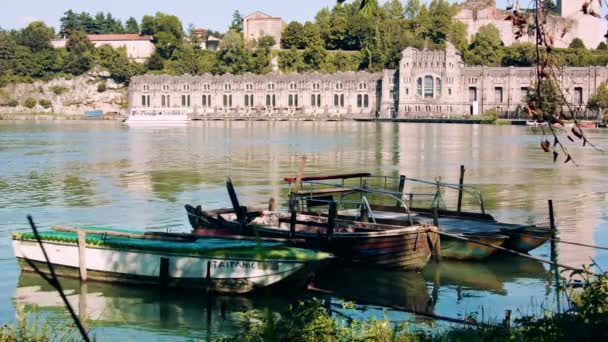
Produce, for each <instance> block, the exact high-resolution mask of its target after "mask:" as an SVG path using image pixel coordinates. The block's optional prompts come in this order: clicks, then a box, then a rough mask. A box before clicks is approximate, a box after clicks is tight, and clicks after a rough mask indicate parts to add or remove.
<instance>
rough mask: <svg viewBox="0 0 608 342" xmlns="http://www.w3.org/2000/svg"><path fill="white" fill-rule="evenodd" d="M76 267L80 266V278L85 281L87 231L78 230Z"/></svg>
mask: <svg viewBox="0 0 608 342" xmlns="http://www.w3.org/2000/svg"><path fill="white" fill-rule="evenodd" d="M77 235H78V267H79V268H80V280H81V281H87V257H86V253H87V233H86V232H85V231H84V230H78V232H77Z"/></svg>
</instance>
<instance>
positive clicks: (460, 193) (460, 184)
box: [458, 165, 465, 212]
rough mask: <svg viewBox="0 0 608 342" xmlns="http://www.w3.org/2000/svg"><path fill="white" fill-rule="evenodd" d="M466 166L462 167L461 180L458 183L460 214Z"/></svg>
mask: <svg viewBox="0 0 608 342" xmlns="http://www.w3.org/2000/svg"><path fill="white" fill-rule="evenodd" d="M464 172H465V169H464V165H460V180H459V181H458V185H459V187H458V212H460V211H461V210H462V187H463V186H464Z"/></svg>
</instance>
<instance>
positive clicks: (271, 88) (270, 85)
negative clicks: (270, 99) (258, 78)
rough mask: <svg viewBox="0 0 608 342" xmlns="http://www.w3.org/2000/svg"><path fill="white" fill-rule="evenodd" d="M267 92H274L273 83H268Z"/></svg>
mask: <svg viewBox="0 0 608 342" xmlns="http://www.w3.org/2000/svg"><path fill="white" fill-rule="evenodd" d="M268 90H271V91H272V90H274V83H272V82H269V83H268Z"/></svg>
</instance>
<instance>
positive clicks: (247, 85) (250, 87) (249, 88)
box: [245, 83, 253, 90]
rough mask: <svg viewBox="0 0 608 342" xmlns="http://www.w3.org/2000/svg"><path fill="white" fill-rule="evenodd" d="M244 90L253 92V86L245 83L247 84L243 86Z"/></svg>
mask: <svg viewBox="0 0 608 342" xmlns="http://www.w3.org/2000/svg"><path fill="white" fill-rule="evenodd" d="M245 89H247V90H253V84H251V83H247V84H246V85H245Z"/></svg>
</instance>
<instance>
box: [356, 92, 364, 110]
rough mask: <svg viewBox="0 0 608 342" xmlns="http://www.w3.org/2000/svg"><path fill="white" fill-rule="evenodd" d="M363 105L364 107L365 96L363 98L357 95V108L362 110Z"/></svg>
mask: <svg viewBox="0 0 608 342" xmlns="http://www.w3.org/2000/svg"><path fill="white" fill-rule="evenodd" d="M362 105H363V96H361V94H357V107H358V108H361V106H362Z"/></svg>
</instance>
